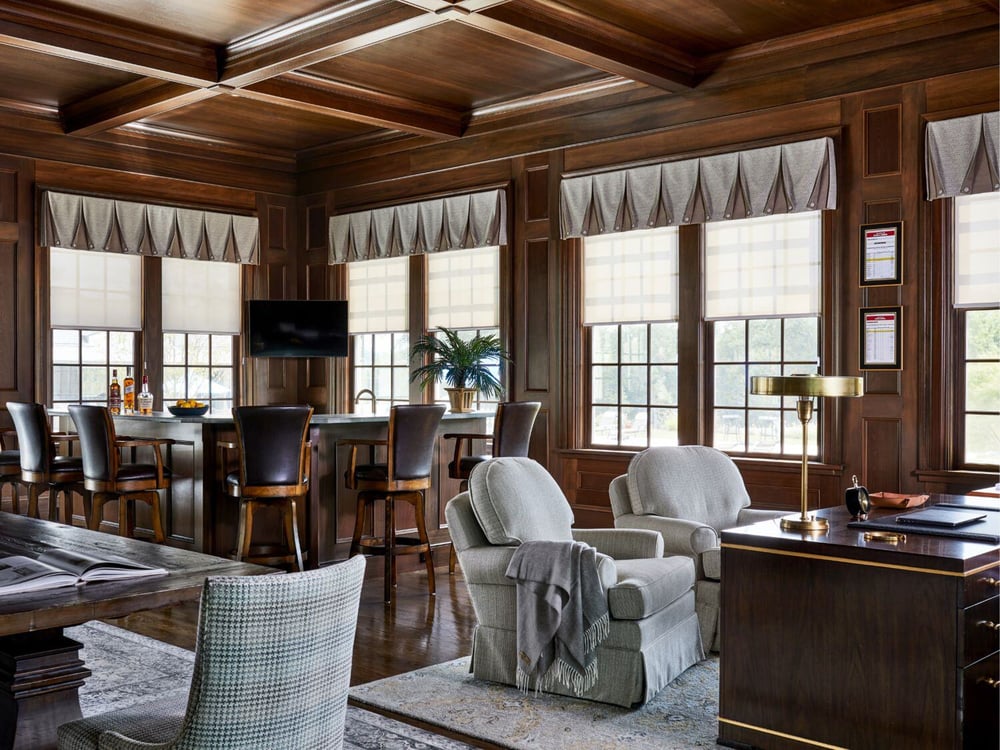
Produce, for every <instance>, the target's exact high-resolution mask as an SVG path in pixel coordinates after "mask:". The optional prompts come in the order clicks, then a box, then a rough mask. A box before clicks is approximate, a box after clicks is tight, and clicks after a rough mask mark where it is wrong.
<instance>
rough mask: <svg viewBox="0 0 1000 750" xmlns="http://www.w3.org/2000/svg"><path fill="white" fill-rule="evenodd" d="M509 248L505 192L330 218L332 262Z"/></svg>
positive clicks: (458, 196)
mask: <svg viewBox="0 0 1000 750" xmlns="http://www.w3.org/2000/svg"><path fill="white" fill-rule="evenodd" d="M505 244H507V198H506V194H505V193H504V191H503V190H488V191H485V192H481V193H467V194H464V195H456V196H450V197H448V198H437V199H434V200H427V201H420V202H418V203H406V204H403V205H399V206H388V207H386V208H375V209H372V210H370V211H358V212H357V213H350V214H341V215H339V216H331V217H330V263H331V264H335V263H347V262H349V261H359V260H372V259H375V258H389V257H395V256H401V255H415V254H420V253H436V252H441V251H444V250H457V249H462V248H473V247H487V246H489V245H505Z"/></svg>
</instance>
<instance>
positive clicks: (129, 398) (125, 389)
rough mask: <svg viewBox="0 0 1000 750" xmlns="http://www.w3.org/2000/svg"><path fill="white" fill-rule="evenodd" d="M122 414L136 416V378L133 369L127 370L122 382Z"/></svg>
mask: <svg viewBox="0 0 1000 750" xmlns="http://www.w3.org/2000/svg"><path fill="white" fill-rule="evenodd" d="M122 413H123V414H135V378H133V377H132V368H131V367H128V368H127V369H126V370H125V379H124V380H123V381H122Z"/></svg>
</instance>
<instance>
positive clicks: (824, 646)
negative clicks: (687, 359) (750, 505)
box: [719, 495, 1000, 750]
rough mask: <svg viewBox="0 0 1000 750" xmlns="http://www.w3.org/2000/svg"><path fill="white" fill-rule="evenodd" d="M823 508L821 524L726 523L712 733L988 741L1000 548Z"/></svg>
mask: <svg viewBox="0 0 1000 750" xmlns="http://www.w3.org/2000/svg"><path fill="white" fill-rule="evenodd" d="M945 498H949V499H952V500H955V499H957V498H955V497H954V496H947V495H940V496H936V497H932V498H931V502H934V501H935V500H938V501H941V500H943V499H945ZM879 514H880V515H892V514H893V511H879ZM820 515H823V516H825V517H827V518H828V519H830V523H831V528H830V532H829V533H828V534H826V535H823V536H815V537H809V536H806V535H803V534H796V533H788V532H783V531H782V530H781V529H780V527H779V526H778V524H777V523H776V522H764V523H759V524H755V525H753V526H748V527H745V528H742V529H734V530H731V531H723V533H722V602H721V629H722V630H721V643H722V647H721V661H720V682H719V741H720V743H722V744H724V745H727V746H730V747H739V748H748V747H758V748H768V749H777V750H785V749H786V748H812V750H815V749H816V748H827V749H829V748H851V750H865V749H867V748H870V749H871V750H885V749H887V748H907V750H918V749H920V748H926V749H927V750H959V749H960V748H966V749H969V748H980V747H982V748H989V750H996V748H997V747H998V733H1000V732H998V719H997V713H998V690H997V688H996V687H995V683H991V682H989V681H990V680H997V679H1000V652H998V637H1000V635H998V632H997V629H996V626H995V624H996V623H997V622H1000V596H998V594H1000V588H998V585H1000V580H998V579H1000V547H997V546H994V545H989V544H980V543H970V542H963V541H958V540H955V539H948V538H943V537H933V536H926V535H917V534H912V533H910V534H908V535H907V538H906V541H905V542H902V543H899V544H898V545H894V544H888V543H885V542H865V541H864V539H863V534H862V532H860V531H858V530H856V529H849V528H847V525H846V524H847V522H848V521H849V520H850V516H849V514H848V512H847V511H846V509H843V508H828V509H825V510H823V511H820Z"/></svg>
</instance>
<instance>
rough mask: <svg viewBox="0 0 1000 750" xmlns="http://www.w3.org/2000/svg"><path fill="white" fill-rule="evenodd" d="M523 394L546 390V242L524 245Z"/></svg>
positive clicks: (547, 352)
mask: <svg viewBox="0 0 1000 750" xmlns="http://www.w3.org/2000/svg"><path fill="white" fill-rule="evenodd" d="M523 288H524V290H525V305H524V308H525V327H524V343H525V346H524V350H525V391H526V392H531V391H548V388H549V347H550V343H549V342H550V339H549V241H548V240H547V239H546V240H532V241H530V242H527V243H525V251H524V279H523Z"/></svg>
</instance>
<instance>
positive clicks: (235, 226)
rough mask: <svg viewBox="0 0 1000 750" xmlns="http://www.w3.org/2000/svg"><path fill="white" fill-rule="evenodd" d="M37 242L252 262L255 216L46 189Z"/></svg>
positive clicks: (254, 256)
mask: <svg viewBox="0 0 1000 750" xmlns="http://www.w3.org/2000/svg"><path fill="white" fill-rule="evenodd" d="M41 210H42V216H41V221H40V222H39V223H40V225H41V244H42V245H45V246H47V247H66V248H72V249H76V250H95V251H98V252H114V253H130V254H134V255H158V256H163V257H172V258H188V259H192V260H193V259H198V260H213V261H229V262H234V263H256V262H257V254H258V247H259V245H260V241H259V236H258V234H259V228H258V223H257V218H256V217H254V216H239V215H236V214H225V213H216V212H213V211H199V210H195V209H187V208H176V207H174V206H161V205H156V204H153V203H136V202H133V201H121V200H115V199H113V198H98V197H95V196H91V195H73V194H71V193H56V192H52V191H45V192H44V193H43V194H42V209H41Z"/></svg>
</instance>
